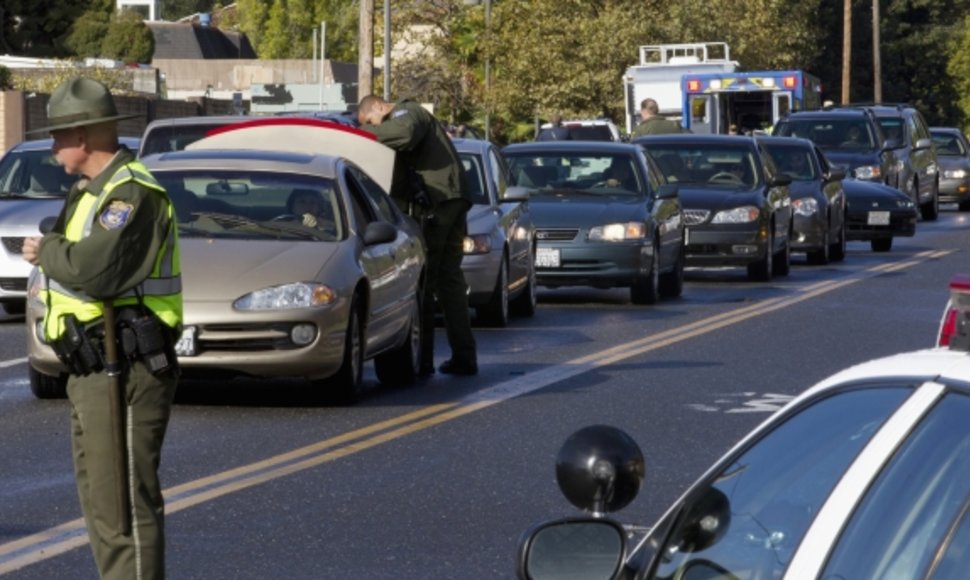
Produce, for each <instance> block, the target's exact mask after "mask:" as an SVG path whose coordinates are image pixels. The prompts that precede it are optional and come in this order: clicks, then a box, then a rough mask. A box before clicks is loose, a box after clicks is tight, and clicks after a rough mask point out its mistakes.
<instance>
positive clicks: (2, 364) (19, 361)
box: [0, 357, 27, 369]
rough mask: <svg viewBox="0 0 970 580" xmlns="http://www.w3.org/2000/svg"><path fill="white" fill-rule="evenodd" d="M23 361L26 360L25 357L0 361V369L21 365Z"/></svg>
mask: <svg viewBox="0 0 970 580" xmlns="http://www.w3.org/2000/svg"><path fill="white" fill-rule="evenodd" d="M25 362H27V357H23V358H15V359H10V360H4V361H0V369H5V368H7V367H15V366H17V365H22V364H24V363H25Z"/></svg>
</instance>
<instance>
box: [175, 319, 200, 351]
mask: <svg viewBox="0 0 970 580" xmlns="http://www.w3.org/2000/svg"><path fill="white" fill-rule="evenodd" d="M198 335H199V329H198V328H196V327H194V326H186V327H185V328H183V329H182V336H181V337H180V338H179V340H178V342H176V343H175V354H177V355H178V356H195V355H197V354H199V350H198V341H197V340H196V339H195V338H196V337H197V336H198Z"/></svg>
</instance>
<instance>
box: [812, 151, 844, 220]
mask: <svg viewBox="0 0 970 580" xmlns="http://www.w3.org/2000/svg"><path fill="white" fill-rule="evenodd" d="M812 151H813V153H814V156H815V162H816V163H817V164H818V168H819V172H820V173H819V175H821V176H822V179H825V178H826V176H827V175H829V173H830V172H831V171H832V166H831V165H830V164H829V161H828V159H826V158H825V155H823V154H822V151H821V149H819V148H818V147H814V146H813V147H812ZM822 192H823V193H824V195H825V197H826V198H827V199H828V200H829V204H828V205H829V231H830V232H836V231H838V230H839V229H840V228H841V227H842V224H843V222H844V221H845V192H844V191H843V190H842V180H841V179H833V180H826V181H825V182H824V183H823V185H822Z"/></svg>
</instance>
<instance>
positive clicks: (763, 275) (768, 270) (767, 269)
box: [748, 238, 775, 282]
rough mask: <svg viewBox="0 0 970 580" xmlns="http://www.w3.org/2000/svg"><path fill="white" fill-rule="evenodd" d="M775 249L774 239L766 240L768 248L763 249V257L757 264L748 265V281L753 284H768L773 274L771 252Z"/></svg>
mask: <svg viewBox="0 0 970 580" xmlns="http://www.w3.org/2000/svg"><path fill="white" fill-rule="evenodd" d="M774 247H775V240H774V238H772V239H770V240H768V247H766V248H765V255H764V257H763V258H761V259H760V260H758V261H757V262H753V263H751V264H748V279H749V280H751V281H753V282H770V281H771V278H772V276H773V275H774V272H772V266H774V261H775V260H774V256H773V255H772V253H771V250H772V249H773V248H774Z"/></svg>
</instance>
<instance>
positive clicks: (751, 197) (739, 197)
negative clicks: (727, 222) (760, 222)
mask: <svg viewBox="0 0 970 580" xmlns="http://www.w3.org/2000/svg"><path fill="white" fill-rule="evenodd" d="M763 191H764V188H763V187H757V188H755V189H735V188H732V187H711V186H706V187H696V186H691V185H690V184H685V183H682V184H680V185H679V188H678V190H677V194H678V195H679V196H680V205H681V207H683V208H684V209H709V210H714V211H718V210H722V209H729V208H733V207H740V206H742V205H753V206H755V207H761V206H763V205H764V203H765V196H764V193H763Z"/></svg>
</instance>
